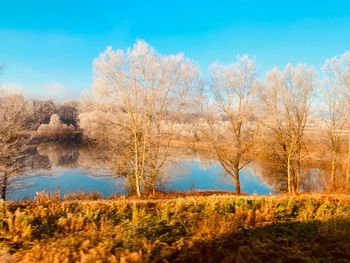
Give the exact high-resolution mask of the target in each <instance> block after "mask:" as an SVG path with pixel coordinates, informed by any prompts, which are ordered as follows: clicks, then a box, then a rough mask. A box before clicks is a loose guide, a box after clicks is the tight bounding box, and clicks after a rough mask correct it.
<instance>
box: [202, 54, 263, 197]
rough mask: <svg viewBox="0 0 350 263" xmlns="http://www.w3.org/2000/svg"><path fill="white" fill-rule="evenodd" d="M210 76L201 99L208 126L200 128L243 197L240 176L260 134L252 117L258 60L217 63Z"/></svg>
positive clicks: (237, 191)
mask: <svg viewBox="0 0 350 263" xmlns="http://www.w3.org/2000/svg"><path fill="white" fill-rule="evenodd" d="M210 76H211V78H210V83H209V88H208V90H207V91H206V92H205V94H204V96H203V97H202V98H203V99H204V100H203V103H204V104H203V106H202V107H203V110H202V114H203V116H204V117H205V125H201V128H200V134H201V136H202V139H204V140H205V142H208V143H209V150H210V151H211V152H213V153H214V155H215V156H216V158H217V160H218V161H219V162H220V164H221V166H222V167H223V169H224V171H225V172H226V174H228V175H230V176H231V177H232V179H233V183H234V186H235V191H236V193H237V194H240V193H241V186H240V178H239V173H240V171H241V169H243V168H244V167H245V166H247V165H248V164H249V163H250V162H251V161H252V155H253V152H254V150H255V147H254V146H255V145H254V144H255V143H256V138H257V134H258V125H257V124H258V123H257V122H256V121H255V117H254V114H253V109H254V105H255V100H254V92H255V88H256V82H257V74H256V69H255V61H254V60H252V59H251V58H249V57H248V56H246V55H245V56H242V57H239V58H238V59H237V61H236V62H235V63H233V64H231V65H219V64H216V63H214V64H212V65H211V67H210ZM205 98H206V99H205Z"/></svg>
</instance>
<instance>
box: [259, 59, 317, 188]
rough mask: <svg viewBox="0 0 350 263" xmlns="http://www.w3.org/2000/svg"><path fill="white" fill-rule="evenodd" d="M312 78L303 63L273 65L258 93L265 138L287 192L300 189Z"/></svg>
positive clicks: (312, 75)
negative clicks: (281, 168)
mask: <svg viewBox="0 0 350 263" xmlns="http://www.w3.org/2000/svg"><path fill="white" fill-rule="evenodd" d="M315 78H316V76H315V72H314V70H313V69H312V68H308V67H307V66H305V65H298V66H297V67H292V66H291V65H287V66H286V67H285V69H284V70H283V71H279V70H278V69H276V68H275V69H273V70H271V71H270V72H268V74H267V76H266V80H265V85H264V88H263V89H261V93H260V95H261V96H260V98H261V106H262V107H263V110H264V113H265V114H264V115H263V121H262V123H263V124H264V126H265V128H266V129H265V132H264V134H265V138H267V139H268V140H269V141H270V142H271V143H270V147H271V150H272V151H273V153H274V154H275V155H276V157H278V160H280V162H281V165H283V166H284V168H285V171H286V181H287V190H288V192H289V193H298V192H299V190H300V179H301V173H302V161H303V157H304V156H305V153H306V151H305V147H304V146H305V144H304V141H303V139H304V132H305V127H306V124H307V121H308V117H309V113H310V101H311V98H312V93H313V90H314V86H315ZM276 161H277V160H276Z"/></svg>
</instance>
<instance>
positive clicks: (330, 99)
mask: <svg viewBox="0 0 350 263" xmlns="http://www.w3.org/2000/svg"><path fill="white" fill-rule="evenodd" d="M323 70H324V72H325V74H326V77H327V78H326V83H325V85H324V86H325V90H326V94H325V95H326V96H325V99H326V105H327V109H328V111H327V116H326V117H325V119H326V124H327V134H328V146H329V150H330V152H331V160H332V161H331V171H330V181H331V190H335V189H334V188H335V183H336V180H335V179H336V173H337V172H339V171H338V170H339V169H338V168H339V167H338V166H341V163H342V162H341V150H342V138H343V134H344V132H345V130H344V129H345V127H346V125H347V124H348V122H349V105H350V104H349V101H350V52H346V53H344V54H343V55H342V56H340V57H333V58H332V59H328V60H326V62H325V64H324V66H323ZM347 126H348V125H347ZM348 136H349V139H348V140H349V149H348V164H347V169H346V175H345V187H346V188H348V187H349V177H350V170H349V169H350V134H349V135H348ZM338 179H339V180H342V178H338Z"/></svg>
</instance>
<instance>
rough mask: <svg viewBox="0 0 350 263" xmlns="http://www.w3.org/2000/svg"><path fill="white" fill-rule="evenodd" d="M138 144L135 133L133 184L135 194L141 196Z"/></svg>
mask: <svg viewBox="0 0 350 263" xmlns="http://www.w3.org/2000/svg"><path fill="white" fill-rule="evenodd" d="M138 152H139V151H138V144H137V133H135V134H134V155H135V156H134V157H135V160H134V162H135V163H134V165H135V167H134V171H135V184H136V194H137V196H138V197H141V191H140V178H139V155H138Z"/></svg>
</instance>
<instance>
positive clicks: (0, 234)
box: [0, 194, 350, 263]
mask: <svg viewBox="0 0 350 263" xmlns="http://www.w3.org/2000/svg"><path fill="white" fill-rule="evenodd" d="M349 234H350V196H347V195H341V196H335V195H301V196H294V197H292V196H284V195H280V196H274V197H259V196H243V197H241V196H231V195H219V194H217V195H211V196H205V197H204V196H192V197H176V198H173V199H156V200H145V199H144V200H137V199H125V198H120V199H116V200H94V201H93V200H90V201H89V200H79V201H77V200H69V201H61V200H58V199H57V200H56V199H41V200H38V201H33V202H3V203H1V213H0V247H1V253H0V261H1V262H50V263H51V262H218V261H220V262H349V261H350V242H348V237H349Z"/></svg>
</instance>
